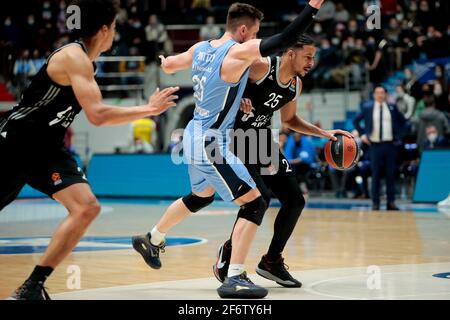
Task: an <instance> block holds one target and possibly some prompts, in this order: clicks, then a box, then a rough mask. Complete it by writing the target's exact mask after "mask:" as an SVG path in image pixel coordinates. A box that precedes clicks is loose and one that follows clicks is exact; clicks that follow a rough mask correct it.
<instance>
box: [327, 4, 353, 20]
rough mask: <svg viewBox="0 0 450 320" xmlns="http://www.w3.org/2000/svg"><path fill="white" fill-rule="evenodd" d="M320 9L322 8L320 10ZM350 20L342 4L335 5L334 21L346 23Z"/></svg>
mask: <svg viewBox="0 0 450 320" xmlns="http://www.w3.org/2000/svg"><path fill="white" fill-rule="evenodd" d="M321 9H322V8H321ZM349 19H350V14H349V13H348V11H347V9H345V7H344V5H343V4H342V2H338V3H337V4H336V13H335V14H334V21H336V22H343V23H346V22H347V21H348V20H349Z"/></svg>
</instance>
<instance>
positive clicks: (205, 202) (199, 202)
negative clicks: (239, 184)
mask: <svg viewBox="0 0 450 320" xmlns="http://www.w3.org/2000/svg"><path fill="white" fill-rule="evenodd" d="M181 200H182V201H183V203H184V205H185V206H186V207H187V208H188V209H189V211H190V212H194V213H195V212H197V211H200V210H201V209H203V208H205V207H207V206H209V205H210V204H211V203H212V202H213V201H214V195H212V196H211V197H207V198H202V197H199V196H196V195H195V194H193V193H191V194H189V195H187V196H185V197H183V198H182V199H181Z"/></svg>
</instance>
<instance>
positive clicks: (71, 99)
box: [0, 42, 95, 147]
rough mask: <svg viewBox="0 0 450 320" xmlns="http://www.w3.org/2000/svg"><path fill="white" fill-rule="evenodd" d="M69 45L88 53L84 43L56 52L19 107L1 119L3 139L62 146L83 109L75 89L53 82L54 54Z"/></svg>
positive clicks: (42, 69)
mask: <svg viewBox="0 0 450 320" xmlns="http://www.w3.org/2000/svg"><path fill="white" fill-rule="evenodd" d="M69 45H79V46H80V47H81V48H82V49H83V50H84V51H85V52H86V53H87V50H86V48H85V47H84V45H83V43H81V42H74V43H70V44H67V45H66V46H63V47H61V48H59V49H58V50H56V51H55V52H53V53H52V55H50V56H49V57H48V59H47V61H46V63H45V64H44V65H43V66H42V68H41V69H40V70H39V72H38V73H37V74H36V75H35V76H34V78H33V79H32V81H31V83H30V84H29V86H28V87H27V88H26V89H25V90H24V92H23V94H22V97H21V99H20V102H19V103H18V105H16V106H15V107H14V108H13V109H12V110H11V111H10V112H8V116H7V117H6V118H4V119H3V120H0V135H1V137H0V139H1V138H2V137H3V138H6V137H11V138H12V139H15V138H20V141H21V142H26V141H29V142H30V143H39V145H51V146H56V147H58V146H62V144H63V141H64V136H65V133H66V130H67V128H68V127H69V126H70V125H71V123H72V122H73V120H74V118H75V116H76V115H77V114H78V113H79V112H80V111H81V106H80V105H79V103H78V101H77V99H76V97H75V94H74V92H73V90H72V87H71V86H61V85H59V84H57V83H55V82H54V81H53V80H52V79H50V77H49V75H48V73H47V66H48V61H49V60H50V58H51V57H52V56H53V54H55V53H56V52H58V51H60V50H61V49H63V48H65V47H67V46H69ZM94 69H95V64H94Z"/></svg>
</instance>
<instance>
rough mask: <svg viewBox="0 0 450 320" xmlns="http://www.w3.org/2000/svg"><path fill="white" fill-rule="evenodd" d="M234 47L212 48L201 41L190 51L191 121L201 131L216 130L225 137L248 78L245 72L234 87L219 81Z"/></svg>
mask: <svg viewBox="0 0 450 320" xmlns="http://www.w3.org/2000/svg"><path fill="white" fill-rule="evenodd" d="M234 44H236V41H234V40H228V41H227V42H225V43H224V44H222V45H221V46H220V47H217V48H214V47H212V46H211V44H210V42H208V41H204V42H202V43H201V44H200V45H199V46H198V47H197V48H196V49H195V51H194V55H193V59H192V73H191V75H192V81H193V84H194V99H195V111H194V118H193V121H199V122H200V123H201V127H202V129H203V130H204V131H206V130H208V129H218V130H219V131H221V132H224V133H225V130H227V129H232V128H233V125H234V121H235V118H236V113H237V111H238V110H239V105H240V101H241V98H242V95H243V93H244V90H245V86H246V84H247V80H248V74H249V71H248V70H246V71H245V72H244V74H243V75H242V77H241V79H240V81H239V82H237V83H228V82H225V81H223V80H222V79H221V78H220V68H221V66H222V62H223V60H224V58H225V56H226V54H227V53H228V50H229V49H230V48H231V47H232V46H233V45H234ZM191 122H192V121H191ZM190 125H192V124H190Z"/></svg>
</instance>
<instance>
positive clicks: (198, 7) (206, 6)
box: [191, 0, 212, 23]
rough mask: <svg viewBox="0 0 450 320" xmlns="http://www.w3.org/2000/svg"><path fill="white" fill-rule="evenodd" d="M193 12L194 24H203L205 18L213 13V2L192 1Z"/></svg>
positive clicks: (207, 0) (203, 0)
mask: <svg viewBox="0 0 450 320" xmlns="http://www.w3.org/2000/svg"><path fill="white" fill-rule="evenodd" d="M191 11H192V16H193V17H194V19H195V20H194V22H195V23H202V22H203V19H204V17H205V16H207V15H208V14H211V12H212V6H211V0H192V4H191Z"/></svg>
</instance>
